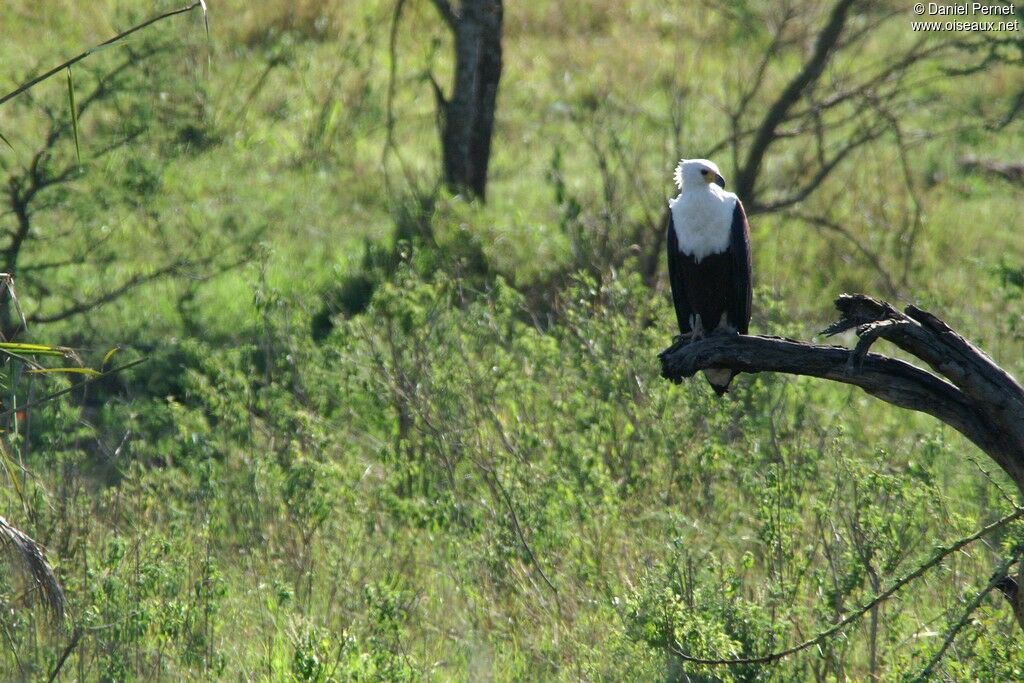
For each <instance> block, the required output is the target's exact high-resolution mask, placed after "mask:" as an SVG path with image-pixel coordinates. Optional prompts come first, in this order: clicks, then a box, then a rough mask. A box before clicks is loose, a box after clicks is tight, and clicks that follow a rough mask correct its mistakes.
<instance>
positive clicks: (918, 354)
mask: <svg viewBox="0 0 1024 683" xmlns="http://www.w3.org/2000/svg"><path fill="white" fill-rule="evenodd" d="M835 304H836V308H837V309H838V310H839V312H840V314H841V317H840V319H839V320H838V321H836V322H834V323H833V324H831V325H829V326H828V327H827V328H826V329H825V330H824V331H823V332H822V334H824V335H826V336H832V335H835V334H839V333H842V332H846V331H849V330H853V331H855V333H856V335H857V338H858V341H857V344H856V346H855V347H854V348H852V349H850V348H847V347H844V346H828V345H822V344H812V343H808V342H802V341H796V340H791V339H783V338H780V337H766V336H754V335H751V336H747V335H711V336H709V337H706V338H704V339H702V340H699V341H696V342H691V341H690V340H688V339H679V340H677V341H676V342H675V343H674V344H672V346H670V347H669V348H667V349H665V350H664V351H662V352H661V354H659V358H660V360H661V374H662V377H664V378H666V379H669V380H672V381H673V382H676V383H678V382H681V381H682V380H683V378H686V377H691V376H693V375H694V374H695V373H697V372H698V371H700V370H704V369H707V368H730V369H733V370H739V371H741V372H750V373H756V372H784V373H789V374H793V375H806V376H809V377H820V378H822V379H828V380H832V381H834V382H841V383H843V384H852V385H854V386H858V387H860V388H861V389H863V390H864V391H866V392H867V393H869V394H871V395H872V396H876V397H878V398H880V399H882V400H883V401H886V402H887V403H891V404H893V405H895V406H898V407H900V408H906V409H908V410H915V411H918V412H922V413H927V414H928V415H932V416H934V417H936V418H938V419H939V420H942V421H943V422H945V423H946V424H948V425H950V426H951V427H953V428H954V429H956V430H957V431H959V432H960V433H962V434H963V435H964V436H966V437H967V438H968V439H970V440H971V441H972V442H974V444H975V445H977V446H978V447H979V448H980V449H981V450H982V451H984V452H985V453H986V454H987V455H988V456H989V457H990V458H991V459H992V460H993V461H995V463H996V464H998V465H999V467H1000V468H1001V469H1002V470H1003V471H1004V472H1005V473H1006V474H1007V475H1008V476H1009V477H1010V479H1011V480H1013V482H1014V484H1016V486H1017V489H1018V491H1019V492H1020V493H1021V494H1024V388H1022V387H1021V385H1020V383H1018V382H1017V380H1016V379H1014V378H1013V377H1012V376H1010V374H1009V373H1007V372H1006V371H1005V370H1003V369H1002V368H1001V367H999V366H998V365H997V364H996V363H995V362H994V361H993V360H992V359H991V358H989V357H988V356H987V355H986V354H985V353H984V352H983V351H982V350H981V349H979V348H977V347H976V346H974V345H973V344H971V343H970V342H969V341H967V340H966V339H964V338H963V337H962V336H960V335H959V334H958V333H957V332H956V331H955V330H953V329H952V328H951V327H950V326H949V325H947V324H946V323H945V322H943V321H942V320H940V319H939V318H937V317H936V316H934V315H932V314H931V313H928V312H927V311H923V310H921V309H920V308H918V307H916V306H913V305H911V306H907V307H906V309H905V310H904V311H903V312H900V311H897V310H896V309H895V308H894V307H893V306H891V305H890V304H888V303H885V302H883V301H877V300H875V299H872V298H871V297H868V296H865V295H863V294H843V295H841V296H840V297H839V298H838V299H837V300H836V302H835ZM880 339H881V340H885V341H888V342H890V343H891V344H894V345H895V346H896V347H897V348H899V349H900V350H902V351H903V352H905V353H907V354H909V355H910V356H912V357H913V358H916V359H917V360H919V361H921V363H922V365H923V366H924V367H920V366H918V365H915V364H913V363H910V362H907V361H905V360H900V359H897V358H893V357H890V356H887V355H883V354H879V353H872V352H871V351H870V349H871V346H872V345H873V344H874V343H875V342H876V341H878V340H880ZM925 367H926V368H927V369H925ZM1010 502H1011V504H1012V505H1013V506H1014V508H1015V511H1014V512H1013V513H1011V514H1010V515H1009V516H1008V517H1005V518H1003V520H1000V522H999V524H1000V525H1002V524H1005V523H1008V522H1009V521H1011V520H1013V519H1018V518H1019V517H1020V516H1021V514H1022V513H1024V507H1021V506H1020V505H1019V504H1018V503H1015V502H1013V501H1012V500H1011V501H1010ZM983 531H984V530H983ZM981 535H983V534H982V533H981V532H979V534H976V535H974V536H973V537H970V538H971V539H976V538H979V537H980V536H981ZM965 542H970V540H968V539H964V541H961V542H959V543H965ZM940 555H942V554H941V553H940ZM1019 558H1020V549H1019V548H1018V549H1017V550H1015V551H1014V552H1013V553H1011V554H1010V555H1009V556H1008V557H1006V558H1004V559H1003V561H1002V562H1001V564H999V566H998V567H997V569H996V571H995V573H994V574H993V576H992V578H991V579H990V581H989V582H988V584H987V586H986V587H985V588H984V589H983V590H982V591H981V592H980V593H978V594H977V595H976V596H975V598H974V600H973V601H972V602H971V603H970V605H969V607H968V609H967V610H966V611H965V613H964V616H963V617H962V618H961V620H960V622H958V623H957V624H956V625H954V627H953V628H951V629H950V630H949V632H948V633H947V636H946V639H945V642H944V643H943V645H942V647H941V648H940V649H939V650H938V651H937V652H936V653H935V655H934V657H933V658H932V659H931V661H930V662H929V664H928V667H927V669H926V670H925V674H924V676H927V675H928V674H930V673H931V671H933V670H934V668H935V666H936V665H937V664H938V662H939V661H940V660H941V659H942V657H943V655H944V654H945V652H946V651H947V650H948V648H949V646H950V645H951V644H952V642H953V640H954V639H955V638H956V635H957V633H959V631H960V630H962V629H963V627H964V626H965V625H966V623H967V620H968V619H969V617H970V614H971V613H972V612H973V611H974V610H975V609H977V607H978V605H980V604H981V601H982V599H983V598H984V596H985V595H986V594H988V593H989V592H991V591H992V590H993V589H997V588H998V589H999V590H1000V592H1001V593H1002V594H1003V595H1004V597H1005V598H1006V599H1007V601H1008V602H1009V604H1010V606H1011V608H1012V609H1013V613H1014V617H1015V618H1016V619H1017V623H1018V625H1019V626H1020V627H1021V628H1022V629H1024V608H1022V604H1021V600H1020V596H1019V590H1018V583H1017V580H1016V579H1014V578H1013V577H1011V576H1010V574H1009V569H1010V566H1011V565H1013V564H1014V563H1015V562H1017V561H1018V560H1019ZM940 561H941V557H936V558H933V559H932V560H929V561H928V562H925V563H924V564H923V565H921V566H919V567H918V568H917V569H915V570H914V571H913V572H911V573H910V574H908V575H907V576H905V577H903V578H901V579H899V580H898V581H896V582H895V583H894V584H892V585H891V587H890V588H889V589H887V590H886V591H883V592H882V593H880V594H879V595H878V596H877V597H876V598H875V599H873V600H872V601H871V602H869V603H868V604H867V605H865V606H864V607H863V608H861V609H858V610H856V611H854V612H852V613H851V614H850V615H849V616H848V617H847V618H845V619H844V620H842V621H841V622H839V623H838V624H836V625H835V626H833V627H831V628H830V629H828V630H826V631H823V632H822V633H820V634H818V635H817V636H815V637H814V638H811V639H809V640H806V641H804V642H802V643H800V644H798V645H795V646H792V647H789V648H786V649H783V650H780V651H778V652H773V653H769V654H765V655H758V656H755V657H741V658H734V659H725V658H703V657H696V656H693V655H692V654H689V653H686V652H682V651H680V650H678V649H677V648H675V647H673V648H672V649H673V652H674V654H675V655H676V656H678V657H680V658H681V659H683V660H685V661H689V662H692V663H697V664H704V665H740V664H751V663H768V662H772V661H776V660H778V659H781V658H783V657H786V656H788V655H791V654H795V653H796V652H800V651H801V650H804V649H807V648H809V647H812V646H814V645H817V644H820V643H821V642H823V641H824V640H826V639H828V638H831V637H833V636H835V635H837V634H838V633H839V632H840V631H841V630H842V629H843V628H845V627H846V626H848V625H849V624H850V623H852V622H853V621H856V620H857V619H859V618H860V617H861V616H863V615H864V614H865V613H867V611H868V610H869V609H870V608H871V606H872V605H873V604H877V602H876V601H881V600H885V599H888V598H889V597H891V595H892V594H894V593H895V592H896V591H897V590H899V589H900V588H901V587H902V586H904V585H906V584H907V583H909V582H910V581H911V580H914V579H916V578H918V577H920V576H921V575H922V574H923V573H924V572H925V571H927V569H928V568H930V567H933V566H936V565H937V564H938V563H939V562H940ZM1022 570H1024V568H1022Z"/></svg>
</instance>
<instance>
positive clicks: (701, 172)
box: [700, 168, 710, 176]
mask: <svg viewBox="0 0 1024 683" xmlns="http://www.w3.org/2000/svg"><path fill="white" fill-rule="evenodd" d="M708 173H710V171H708V169H706V168H702V169H700V174H701V175H703V176H706V175H707V174H708Z"/></svg>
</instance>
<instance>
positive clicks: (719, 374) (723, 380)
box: [704, 368, 736, 396]
mask: <svg viewBox="0 0 1024 683" xmlns="http://www.w3.org/2000/svg"><path fill="white" fill-rule="evenodd" d="M735 376H736V372H735V371H734V370H729V369H727V368H708V369H707V370H705V371H704V377H706V378H707V380H708V384H710V385H711V388H712V389H714V390H715V393H716V394H718V395H719V396H724V395H725V394H727V393H728V392H729V383H730V382H731V381H732V378H733V377H735Z"/></svg>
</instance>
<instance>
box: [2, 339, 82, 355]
mask: <svg viewBox="0 0 1024 683" xmlns="http://www.w3.org/2000/svg"><path fill="white" fill-rule="evenodd" d="M0 351H7V352H8V353H11V354H12V355H13V354H15V353H26V354H31V355H35V356H64V355H66V354H67V352H66V350H65V349H61V348H59V347H57V346H46V345H45V344H25V343H21V342H0Z"/></svg>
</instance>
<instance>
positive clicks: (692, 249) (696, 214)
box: [668, 186, 737, 261]
mask: <svg viewBox="0 0 1024 683" xmlns="http://www.w3.org/2000/svg"><path fill="white" fill-rule="evenodd" d="M736 201H737V199H736V195H734V194H733V193H732V192H725V191H724V190H720V189H719V188H718V187H712V186H706V187H701V188H694V189H692V190H688V189H685V186H684V189H683V191H682V192H681V193H680V194H679V196H678V197H676V198H675V199H672V200H669V203H668V206H669V209H670V210H671V211H672V225H673V227H674V228H675V231H676V240H677V241H678V243H679V251H681V252H683V253H684V254H687V255H688V256H692V257H693V258H694V259H695V260H697V261H700V260H701V259H703V258H704V257H706V256H708V255H710V254H720V253H722V252H723V251H725V250H726V249H727V248H728V247H729V238H730V236H731V233H732V217H733V212H734V211H735V210H736Z"/></svg>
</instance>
